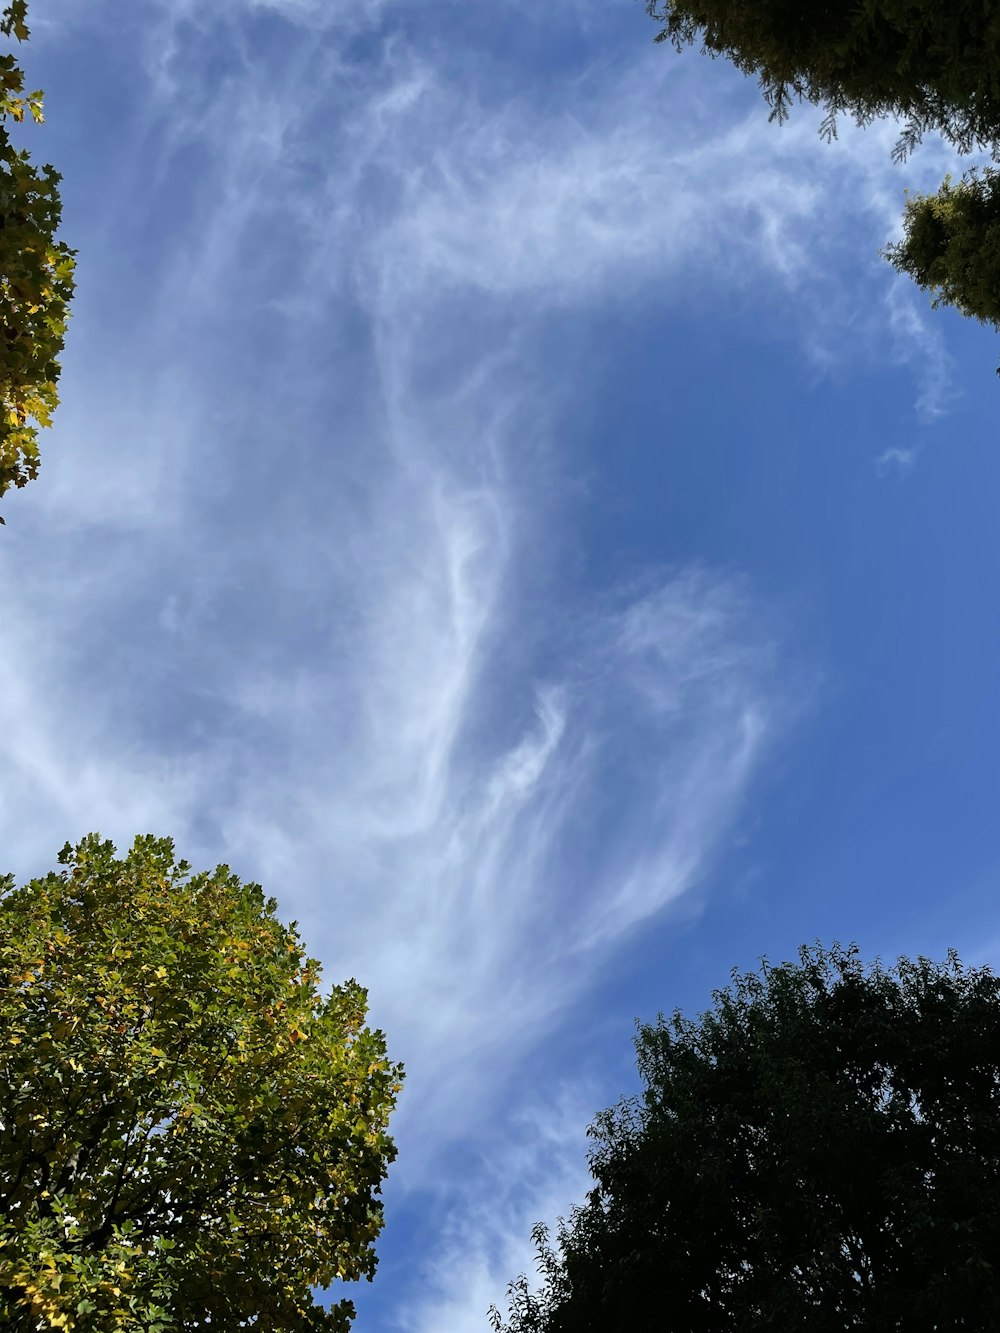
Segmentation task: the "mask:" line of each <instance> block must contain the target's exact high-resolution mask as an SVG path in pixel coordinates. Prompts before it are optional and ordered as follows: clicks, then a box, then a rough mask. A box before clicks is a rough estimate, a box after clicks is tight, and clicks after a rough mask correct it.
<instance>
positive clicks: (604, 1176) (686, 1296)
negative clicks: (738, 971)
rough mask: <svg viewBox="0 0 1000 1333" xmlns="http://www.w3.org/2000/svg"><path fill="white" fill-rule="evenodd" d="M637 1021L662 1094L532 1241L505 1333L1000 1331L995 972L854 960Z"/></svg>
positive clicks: (620, 1130) (596, 1136) (954, 964)
mask: <svg viewBox="0 0 1000 1333" xmlns="http://www.w3.org/2000/svg"><path fill="white" fill-rule="evenodd" d="M714 1001H715V1003H714V1007H713V1008H712V1009H711V1010H709V1011H708V1012H707V1013H705V1014H703V1015H702V1016H701V1017H700V1018H699V1019H697V1020H694V1021H692V1020H691V1019H688V1018H685V1017H684V1016H683V1015H682V1014H680V1013H677V1014H675V1015H674V1017H673V1018H672V1019H671V1020H670V1021H664V1020H663V1019H662V1018H661V1019H660V1020H659V1021H658V1022H657V1023H655V1024H652V1025H648V1026H643V1027H641V1028H640V1030H639V1037H638V1041H637V1049H638V1056H639V1061H638V1064H639V1071H640V1073H641V1075H642V1079H643V1083H644V1086H645V1091H644V1093H643V1095H642V1096H641V1097H639V1098H635V1099H632V1100H629V1101H625V1102H623V1103H622V1104H621V1105H619V1106H618V1107H616V1108H613V1109H612V1110H609V1111H606V1112H604V1113H603V1114H602V1115H600V1116H599V1117H598V1118H597V1120H596V1121H595V1123H594V1125H593V1126H592V1127H591V1130H590V1133H591V1136H592V1137H593V1140H594V1148H593V1150H592V1153H591V1166H592V1170H593V1175H594V1178H595V1186H594V1189H593V1190H592V1192H591V1193H590V1195H589V1197H588V1200H587V1202H586V1204H584V1205H583V1207H581V1208H579V1209H578V1210H576V1211H575V1212H574V1214H573V1215H572V1216H571V1217H570V1219H569V1221H568V1222H565V1223H562V1224H560V1229H559V1232H558V1235H557V1237H556V1240H555V1243H554V1244H552V1243H550V1242H549V1240H548V1238H547V1236H546V1233H545V1231H544V1229H540V1230H539V1231H538V1232H537V1233H536V1241H537V1243H538V1246H539V1258H540V1268H541V1272H542V1284H541V1287H540V1289H539V1290H538V1291H533V1290H532V1289H531V1287H530V1286H529V1284H528V1282H527V1281H526V1279H525V1278H521V1279H520V1280H519V1281H518V1282H515V1283H514V1284H513V1285H512V1287H511V1289H510V1293H509V1299H510V1311H509V1314H508V1316H507V1319H506V1322H505V1321H504V1320H503V1319H502V1318H501V1317H500V1315H499V1314H498V1313H497V1312H496V1311H493V1312H492V1316H493V1320H494V1327H495V1328H496V1329H498V1330H499V1329H504V1330H506V1331H507V1333H583V1331H584V1330H587V1333H598V1330H600V1333H626V1331H627V1333H636V1330H640V1329H641V1330H646V1329H656V1330H663V1333H751V1331H752V1333H795V1331H801V1333H844V1330H847V1329H859V1330H861V1329H864V1330H866V1333H875V1331H879V1333H881V1331H882V1330H885V1331H886V1333H888V1330H900V1329H905V1330H907V1331H908V1333H909V1331H910V1330H920V1331H922V1330H927V1331H928V1333H930V1330H938V1331H939V1333H944V1331H945V1330H958V1329H965V1330H982V1329H992V1328H996V1327H998V1319H1000V979H998V978H997V977H995V976H994V975H993V974H992V973H991V972H990V971H988V970H987V969H965V968H964V967H963V966H962V965H961V963H960V962H959V961H958V959H957V958H956V957H955V956H954V955H950V956H949V959H948V961H947V962H946V963H944V964H943V965H939V964H935V963H932V962H929V961H927V960H926V959H918V960H916V961H915V962H914V961H907V960H906V959H901V960H900V961H899V963H898V964H897V965H896V967H895V968H893V969H886V968H883V967H882V966H880V965H878V964H875V965H874V966H871V967H868V968H866V967H865V966H864V965H863V964H862V963H861V961H860V960H859V958H858V956H857V952H856V950H854V949H847V950H844V949H840V948H839V947H834V948H833V949H832V950H830V951H829V952H826V951H823V950H821V949H819V948H815V949H803V950H802V951H801V954H800V960H799V962H798V963H797V964H790V963H785V964H783V965H781V966H779V967H770V966H763V967H762V969H761V971H760V972H759V973H751V974H748V975H745V976H738V975H735V974H734V978H733V983H732V986H731V987H730V988H729V989H727V990H725V991H721V992H717V993H716V994H715V996H714Z"/></svg>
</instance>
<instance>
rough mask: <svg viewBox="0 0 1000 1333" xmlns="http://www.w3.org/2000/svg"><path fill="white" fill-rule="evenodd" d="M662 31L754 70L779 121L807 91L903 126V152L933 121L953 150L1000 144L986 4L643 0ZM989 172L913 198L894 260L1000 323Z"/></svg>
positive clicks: (848, 110)
mask: <svg viewBox="0 0 1000 1333" xmlns="http://www.w3.org/2000/svg"><path fill="white" fill-rule="evenodd" d="M646 7H647V10H648V12H649V13H650V15H651V16H652V17H653V18H654V19H656V21H657V22H658V23H659V24H660V25H661V28H660V32H659V34H658V38H657V40H660V41H664V40H667V41H671V42H672V43H673V44H674V46H675V47H676V48H677V49H678V50H681V49H682V48H683V47H684V46H686V45H690V44H693V43H700V45H701V49H702V50H703V51H705V52H707V53H708V54H709V55H711V56H713V57H715V56H720V55H721V56H725V57H727V58H728V59H729V60H731V61H732V62H733V63H734V64H735V65H736V66H737V67H738V68H739V69H741V70H742V71H743V72H744V73H745V74H748V75H754V76H756V77H757V79H758V81H759V83H760V87H761V90H762V92H763V94H764V97H765V99H766V101H767V103H768V105H769V106H770V108H771V116H772V118H773V119H777V120H784V119H785V117H786V116H787V115H788V110H789V106H790V104H791V102H792V101H793V100H794V99H796V98H802V99H804V100H806V101H810V102H813V103H815V104H817V105H819V106H822V107H824V108H825V109H826V112H827V117H826V120H825V121H824V131H825V133H826V134H827V136H828V137H830V136H833V135H834V134H835V133H836V118H837V116H838V115H840V114H846V115H850V116H853V117H854V118H855V119H856V120H857V121H858V122H859V123H860V124H862V125H866V124H869V123H870V122H871V121H872V120H874V119H876V118H877V117H882V116H895V117H898V118H900V119H901V120H902V122H903V132H902V135H901V137H900V139H899V143H898V145H897V148H896V156H897V157H900V158H901V157H904V156H905V155H906V154H907V153H908V152H909V151H910V150H911V149H912V148H913V147H915V146H916V144H917V143H919V141H920V139H921V137H922V136H923V135H924V134H925V133H927V132H928V131H936V132H937V133H939V134H941V135H942V136H943V137H944V138H945V139H946V140H947V141H948V142H949V143H951V144H953V145H954V146H955V147H956V148H957V149H958V150H959V152H962V153H969V152H972V151H973V150H975V149H985V150H988V151H990V152H991V153H992V154H993V155H994V157H996V156H997V155H998V154H1000V13H998V11H997V7H996V5H995V4H989V3H984V2H983V0H948V3H946V4H945V3H942V0H858V3H855V4H843V3H841V4H805V3H801V0H754V3H752V4H748V3H745V2H744V0H648V2H647V6H646ZM997 198H998V191H997V188H996V184H995V174H994V173H993V172H992V171H986V172H985V173H983V174H982V175H981V176H980V175H977V174H976V173H972V175H971V177H968V178H966V180H965V181H964V182H963V183H962V184H961V185H958V186H953V185H951V184H950V182H945V184H944V186H943V187H942V189H941V190H940V192H939V193H938V194H937V195H930V196H919V197H914V198H912V199H911V200H910V201H909V203H908V204H907V208H906V215H905V219H904V222H905V230H906V236H905V239H904V240H903V241H902V242H900V243H899V244H898V245H893V246H890V247H888V249H887V250H886V252H885V253H886V257H887V258H888V259H889V260H890V262H891V263H892V264H893V265H894V266H895V267H896V268H897V269H898V270H899V271H900V272H902V273H906V274H908V275H909V276H910V277H912V278H913V279H914V280H915V281H916V282H917V283H918V284H919V285H920V286H921V287H923V288H925V289H926V290H927V291H929V292H930V293H931V295H932V296H933V297H934V298H935V303H936V304H946V305H953V306H955V307H956V308H957V309H959V310H960V311H962V313H963V314H966V315H972V316H973V317H974V318H976V319H980V320H983V321H984V322H987V323H990V324H997V322H998V321H997V313H998V311H1000V265H998V263H997V260H996V234H997V233H996V227H997V222H996V219H997Z"/></svg>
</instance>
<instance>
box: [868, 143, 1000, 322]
mask: <svg viewBox="0 0 1000 1333" xmlns="http://www.w3.org/2000/svg"><path fill="white" fill-rule="evenodd" d="M903 227H904V233H905V234H904V237H903V240H901V241H898V242H897V243H896V244H895V245H890V246H887V247H886V252H885V253H886V256H887V257H888V258H889V260H890V261H891V262H892V263H893V264H894V265H895V267H896V268H897V269H899V271H900V272H901V273H907V274H909V276H910V277H911V278H913V279H914V281H915V282H917V283H918V284H919V285H920V286H921V287H925V288H927V289H928V290H929V291H932V292H933V293H934V294H935V298H936V299H935V304H936V305H951V306H956V307H957V308H958V310H960V311H961V313H962V314H963V315H969V316H971V317H972V318H973V319H978V320H980V321H981V322H982V323H984V324H991V325H993V327H994V328H1000V172H997V171H996V170H994V169H993V168H992V167H987V168H985V169H984V170H982V171H972V172H969V173H968V175H967V176H966V177H965V178H964V179H963V180H961V181H959V182H958V183H957V184H956V183H953V182H952V181H951V180H950V179H946V180H945V182H944V184H943V185H942V186H941V189H940V190H939V191H938V192H937V194H930V195H921V194H917V195H912V196H911V197H910V198H909V199H908V200H907V202H906V213H905V216H904V218H903Z"/></svg>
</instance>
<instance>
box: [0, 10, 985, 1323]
mask: <svg viewBox="0 0 1000 1333" xmlns="http://www.w3.org/2000/svg"><path fill="white" fill-rule="evenodd" d="M32 19H33V35H32V40H31V43H30V45H29V47H28V48H26V51H25V62H26V67H27V70H28V77H29V80H30V82H31V83H32V85H34V84H36V83H37V84H41V85H42V86H44V88H45V89H46V105H47V114H48V121H47V124H46V126H45V128H44V129H43V130H33V131H32V132H31V136H30V141H31V142H32V144H33V147H34V151H35V153H36V155H37V156H39V157H42V158H43V159H44V158H48V159H51V160H52V161H54V162H55V163H56V164H57V166H58V167H59V168H60V169H61V170H62V171H63V173H64V177H65V180H64V202H65V227H64V234H65V236H66V238H67V240H68V241H69V242H70V243H71V244H73V245H76V246H77V247H79V251H80V259H79V294H78V298H77V301H76V306H75V314H74V318H73V322H72V328H71V336H70V340H69V344H68V347H67V351H66V355H65V359H64V374H63V381H62V396H63V403H62V406H61V408H60V412H59V418H58V424H57V425H56V426H55V427H54V429H53V430H52V431H51V432H50V433H49V434H48V436H47V438H46V439H45V441H44V444H45V453H44V466H43V471H42V476H41V478H40V480H39V481H38V482H37V483H35V484H33V485H32V486H31V487H30V488H28V489H26V490H25V491H24V492H20V493H17V494H15V495H13V496H11V497H10V498H9V500H8V502H7V503H6V505H5V506H4V509H5V514H6V517H7V527H6V528H5V529H4V532H3V548H2V557H3V561H4V566H5V572H4V577H3V580H2V588H0V597H2V607H0V617H2V622H0V623H2V625H3V633H2V635H0V690H2V697H3V699H4V701H5V710H4V711H5V722H4V727H3V729H2V731H0V766H2V775H3V780H2V785H0V826H2V828H0V832H2V847H3V862H4V865H3V868H4V869H5V870H6V869H11V870H14V871H15V872H17V873H18V875H20V876H27V875H29V874H31V873H36V872H39V871H43V870H45V869H48V868H49V867H51V865H52V864H53V863H54V858H55V853H56V851H57V849H58V848H59V847H60V846H61V845H62V844H63V843H64V842H65V841H66V840H67V839H75V838H76V837H78V836H79V835H81V834H83V833H84V832H86V831H88V830H91V829H97V830H99V831H101V832H102V833H104V834H105V835H107V836H111V837H114V838H115V840H116V841H117V842H118V843H119V845H120V846H121V845H127V843H128V842H129V841H130V839H131V837H132V836H133V835H134V834H135V833H138V832H146V831H152V832H157V833H168V834H170V835H172V836H173V837H174V838H175V840H176V842H177V844H178V848H179V850H180V851H181V852H182V853H183V854H184V855H185V856H186V857H187V859H189V860H191V861H193V862H194V863H196V864H214V863H215V862H217V861H220V860H224V861H226V862H228V863H229V864H231V865H232V866H233V867H234V869H236V870H237V871H238V872H239V873H240V874H242V875H243V876H244V877H246V878H253V879H258V880H260V881H261V882H262V883H263V884H264V885H265V887H266V888H267V890H268V891H269V892H270V893H273V894H275V895H276V896H277V897H278V899H279V902H280V904H281V908H282V911H283V913H284V914H285V915H286V916H288V917H296V918H298V919H299V921H300V922H301V925H302V928H303V932H304V934H305V937H306V939H307V941H308V943H309V944H310V946H311V948H312V950H313V951H314V952H315V953H317V954H318V955H319V956H320V957H322V958H323V959H324V961H325V962H326V964H327V966H328V976H329V978H330V979H331V980H334V979H339V978H342V977H346V976H349V975H356V976H357V977H358V978H359V979H360V980H362V981H363V982H364V983H365V984H366V985H367V986H368V987H369V989H370V997H371V1005H372V1012H373V1016H374V1018H375V1020H376V1021H377V1022H378V1023H379V1024H380V1025H382V1026H384V1027H385V1029H386V1031H387V1033H388V1037H389V1042H390V1047H391V1049H392V1051H393V1053H394V1054H395V1055H396V1056H397V1057H398V1058H401V1059H402V1060H404V1061H405V1063H406V1065H407V1069H408V1080H407V1088H406V1092H405V1095H404V1098H403V1101H402V1104H401V1107H400V1110H399V1113H398V1116H397V1120H396V1126H395V1129H396V1135H397V1140H398V1144H399V1161H398V1163H397V1165H396V1167H395V1169H394V1171H393V1173H392V1175H391V1179H390V1182H389V1185H388V1188H387V1192H386V1205H387V1216H388V1222H387V1227H386V1231H385V1233H384V1237H383V1240H382V1243H381V1246H380V1253H381V1255H382V1262H381V1267H380V1271H379V1275H378V1278H377V1280H376V1282H375V1283H374V1285H373V1286H372V1287H371V1288H362V1289H361V1290H359V1291H358V1292H357V1293H356V1299H357V1303H358V1306H359V1320H358V1324H357V1327H358V1328H359V1330H361V1331H362V1333H395V1331H396V1330H404V1331H406V1333H440V1330H442V1329H446V1330H448V1333H473V1330H483V1331H484V1333H485V1329H486V1327H487V1326H486V1321H485V1311H486V1308H487V1307H488V1305H489V1304H490V1303H491V1301H494V1300H498V1301H499V1300H500V1299H501V1298H502V1296H503V1291H504V1287H505V1285H506V1282H507V1280H508V1279H509V1278H511V1277H512V1276H514V1275H515V1274H516V1273H517V1272H518V1271H519V1270H520V1269H521V1268H523V1267H524V1266H525V1265H527V1264H529V1263H530V1257H531V1256H530V1245H529V1241H528V1233H529V1230H530V1227H531V1225H532V1224H533V1223H534V1222H535V1221H537V1220H539V1219H546V1218H548V1219H551V1218H552V1217H554V1216H555V1215H556V1214H557V1213H559V1212H560V1211H563V1212H564V1211H566V1210H567V1208H568V1207H569V1206H570V1205H571V1204H572V1203H573V1202H574V1201H575V1200H578V1199H580V1198H581V1197H582V1194H583V1191H584V1189H585V1187H586V1170H585V1150H586V1140H585V1137H584V1129H585V1126H586V1124H587V1123H588V1122H589V1120H590V1119H591V1118H592V1116H593V1114H594V1113H595V1112H596V1111H597V1110H598V1109H599V1108H600V1107H602V1106H604V1105H606V1104H608V1103H609V1102H611V1101H613V1100H615V1099H616V1098H617V1097H618V1096H619V1095H620V1094H621V1093H622V1092H624V1091H628V1090H630V1089H631V1087H632V1086H633V1074H632V1052H631V1045H630V1043H631V1037H632V1031H633V1023H634V1020H635V1019H636V1018H637V1017H644V1018H650V1017H652V1016H653V1015H654V1014H655V1013H656V1012H657V1010H660V1009H666V1010H670V1009H672V1008H673V1007H675V1006H678V1005H679V1006H682V1007H684V1008H688V1009H691V1010H694V1009H697V1008H699V1007H703V1006H704V1005H705V1004H706V1003H707V1001H708V996H709V991H710V990H711V988H712V987H713V986H716V985H719V984H722V983H724V981H725V979H726V977H727V975H728V972H729V969H730V967H732V966H733V965H739V966H741V967H745V966H752V965H753V963H754V961H755V960H756V959H757V958H758V957H759V956H760V955H761V954H767V955H769V956H770V957H772V958H777V957H786V956H789V954H790V953H791V952H792V951H793V950H794V948H795V947H796V946H797V945H798V944H799V943H801V942H803V941H807V940H812V939H814V938H817V937H818V938H821V939H823V940H830V939H832V938H839V939H841V940H843V941H847V940H857V941H858V942H859V943H860V944H861V946H862V948H863V949H864V951H865V952H866V954H869V955H871V954H874V953H879V954H881V955H883V956H886V957H893V956H895V955H897V954H899V953H913V952H917V951H923V952H925V953H930V954H932V955H935V956H940V955H941V954H942V953H943V951H944V949H945V948H946V947H948V946H949V945H953V946H955V947H957V948H958V949H959V951H960V952H961V953H962V954H963V956H964V957H965V958H966V959H968V960H969V961H990V960H992V959H993V958H994V957H995V955H996V953H997V950H998V945H1000V910H998V907H997V903H996V893H995V885H996V881H997V878H998V858H1000V852H998V845H997V838H996V832H995V829H996V817H995V805H996V787H997V782H996V776H995V768H996V759H995V756H996V753H997V749H998V742H1000V709H998V707H997V704H998V692H1000V686H998V675H997V671H996V665H995V664H996V661H997V658H998V652H1000V625H998V621H997V617H996V615H995V611H994V608H993V603H994V600H995V598H994V597H993V595H992V590H993V585H994V582H995V570H996V567H997V564H998V560H1000V525H998V524H997V523H996V520H995V512H996V495H997V491H998V486H1000V461H998V458H997V452H996V447H995V446H996V427H995V421H996V409H997V395H998V393H1000V388H998V384H997V380H996V377H995V375H994V374H993V370H994V367H995V365H996V362H997V357H998V351H997V347H996V342H995V339H994V338H993V337H991V336H989V335H988V334H987V333H985V332H984V331H983V330H981V329H979V328H978V327H976V326H972V325H969V324H967V323H963V322H962V321H961V320H959V319H958V318H957V317H956V316H954V315H953V314H951V313H950V312H947V311H937V312H932V311H931V310H930V309H929V307H928V303H927V301H926V299H925V298H924V297H923V296H922V295H921V294H920V293H919V292H917V291H916V290H915V289H913V288H912V287H911V286H909V285H908V284H907V283H905V282H904V281H902V280H900V279H897V278H895V277H894V275H893V274H892V272H891V270H890V269H889V268H888V267H887V266H886V265H885V264H883V263H882V262H881V261H880V260H879V259H878V257H877V251H878V249H879V247H880V246H881V245H883V244H884V243H885V242H886V241H887V240H888V239H890V238H891V237H892V236H893V235H894V229H895V228H896V227H897V226H898V218H899V214H900V211H901V206H902V191H903V187H904V185H906V184H909V185H911V186H915V187H918V188H920V187H923V188H933V187H934V186H936V184H937V182H938V181H939V180H940V178H941V176H942V175H943V174H944V172H945V170H946V169H947V168H948V165H949V161H950V159H949V156H948V153H947V152H946V151H945V150H944V149H943V148H942V147H941V146H940V145H939V144H936V143H928V144H926V145H925V146H924V148H923V149H922V150H921V151H920V153H919V154H918V155H917V156H916V157H914V158H913V159H912V160H911V161H910V162H909V163H907V164H906V165H905V166H904V167H902V168H899V167H895V166H893V165H892V163H891V161H890V149H891V146H892V143H893V141H894V137H895V136H894V130H893V127H892V126H881V127H875V128H873V129H871V130H869V131H867V132H866V133H864V134H860V133H857V132H855V131H853V130H852V129H851V128H850V127H849V126H844V127H843V131H842V135H841V138H840V140H839V141H838V142H837V143H836V144H834V145H832V146H830V147H826V146H824V145H823V144H822V143H821V142H820V141H819V139H818V137H817V133H816V130H817V124H818V119H819V117H818V115H817V114H816V113H814V112H812V111H811V110H809V109H808V108H807V109H800V110H799V111H798V112H796V114H795V115H794V116H793V118H792V121H791V123H790V124H788V125H787V126H785V127H783V128H780V129H779V128H778V127H776V126H774V125H769V124H768V123H767V118H766V112H765V108H764V106H763V104H762V103H761V102H760V100H759V98H758V96H757V94H756V92H755V90H754V88H753V87H752V85H750V84H748V83H747V82H745V81H744V80H743V79H742V78H741V77H740V76H738V75H736V74H735V73H734V72H733V71H732V70H730V69H728V68H727V67H726V66H725V65H724V64H721V63H714V64H713V63H710V62H708V61H705V60H702V59H700V58H699V57H698V56H697V54H696V53H695V52H693V51H692V52H688V53H686V54H685V55H684V56H682V57H679V56H676V55H675V54H674V53H673V52H672V51H670V50H669V49H668V48H664V47H662V46H660V47H654V46H653V45H652V37H653V33H654V29H653V26H652V25H651V24H650V22H649V20H648V19H646V18H645V16H644V14H643V10H642V6H641V5H640V4H639V3H636V2H634V0H602V2H601V3H598V0H554V3H551V4H548V5H546V6H535V5H531V4H528V3H527V0H499V2H497V0H494V3H490V4H486V3H480V2H479V0H470V3H466V4H465V5H457V4H451V3H446V2H445V0H421V2H420V3H415V2H414V0H352V2H351V3H350V4H348V3H346V2H345V3H340V0H216V3H214V4H213V5H211V6H206V5H195V4H194V3H191V2H190V0H149V3H147V4H144V5H142V6H136V5H131V4H126V3H125V0H93V3H91V4H89V5H87V6H86V7H84V8H81V7H80V6H78V5H73V4H70V3H68V0H35V3H34V5H33V11H32Z"/></svg>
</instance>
